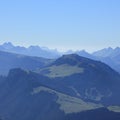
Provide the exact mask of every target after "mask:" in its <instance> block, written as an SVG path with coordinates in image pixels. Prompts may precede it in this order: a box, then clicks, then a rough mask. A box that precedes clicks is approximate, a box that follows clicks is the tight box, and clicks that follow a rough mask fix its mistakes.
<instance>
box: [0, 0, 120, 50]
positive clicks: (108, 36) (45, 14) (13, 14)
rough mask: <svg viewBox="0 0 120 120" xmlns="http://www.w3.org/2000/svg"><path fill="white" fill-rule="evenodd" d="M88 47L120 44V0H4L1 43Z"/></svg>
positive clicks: (0, 4)
mask: <svg viewBox="0 0 120 120" xmlns="http://www.w3.org/2000/svg"><path fill="white" fill-rule="evenodd" d="M6 41H10V42H13V43H14V44H17V45H18V44H19V45H24V46H29V45H31V44H32V45H40V46H47V47H49V48H58V49H60V50H67V49H83V48H84V49H86V50H89V51H92V50H95V49H100V48H103V47H108V46H111V47H116V46H120V0H1V1H0V44H2V43H3V42H6Z"/></svg>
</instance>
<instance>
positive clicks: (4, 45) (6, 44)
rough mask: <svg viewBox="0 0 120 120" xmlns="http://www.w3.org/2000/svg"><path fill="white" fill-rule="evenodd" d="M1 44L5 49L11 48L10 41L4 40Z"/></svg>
mask: <svg viewBox="0 0 120 120" xmlns="http://www.w3.org/2000/svg"><path fill="white" fill-rule="evenodd" d="M2 46H3V47H4V48H6V49H11V48H13V44H12V43H11V42H5V43H4V44H3V45H2Z"/></svg>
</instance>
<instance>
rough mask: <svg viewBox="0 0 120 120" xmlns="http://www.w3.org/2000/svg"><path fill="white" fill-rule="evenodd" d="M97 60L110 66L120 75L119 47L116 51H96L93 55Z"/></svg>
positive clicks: (110, 49)
mask: <svg viewBox="0 0 120 120" xmlns="http://www.w3.org/2000/svg"><path fill="white" fill-rule="evenodd" d="M92 55H93V56H95V57H96V58H97V59H99V60H101V61H102V62H104V63H106V64H108V65H109V66H111V67H112V68H113V69H115V70H116V71H118V72H119V73H120V62H119V61H120V48H119V47H117V48H115V49H112V48H105V49H102V50H99V51H96V52H94V53H93V54H92Z"/></svg>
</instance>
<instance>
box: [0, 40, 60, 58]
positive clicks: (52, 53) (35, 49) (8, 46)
mask: <svg viewBox="0 0 120 120" xmlns="http://www.w3.org/2000/svg"><path fill="white" fill-rule="evenodd" d="M0 50H1V51H6V52H12V53H17V54H24V55H28V56H37V57H44V58H57V57H59V56H60V53H59V52H58V51H57V50H51V49H48V48H45V47H39V46H30V47H28V48H25V47H21V46H14V45H13V44H12V43H10V42H8V43H4V44H2V45H0Z"/></svg>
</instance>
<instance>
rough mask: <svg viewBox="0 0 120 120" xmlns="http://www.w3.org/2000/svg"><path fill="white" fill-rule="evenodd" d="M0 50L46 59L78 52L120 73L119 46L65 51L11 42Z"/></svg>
mask: <svg viewBox="0 0 120 120" xmlns="http://www.w3.org/2000/svg"><path fill="white" fill-rule="evenodd" d="M0 50H1V51H4V52H11V53H16V54H23V55H27V56H32V57H33V56H36V57H43V58H47V59H57V58H59V57H60V56H62V55H63V54H78V55H79V56H82V57H86V58H90V59H93V60H98V61H101V62H104V63H106V64H107V65H109V66H110V67H112V68H113V69H114V70H116V71H117V72H119V73H120V62H119V61H120V48H119V47H116V48H115V49H113V48H111V47H109V48H104V49H102V50H98V51H95V52H93V53H88V52H86V51H85V50H78V51H72V50H69V51H67V52H59V51H57V50H51V49H48V48H46V47H40V46H30V47H28V48H26V47H21V46H14V45H13V44H12V43H10V42H8V43H4V44H2V45H0Z"/></svg>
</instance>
